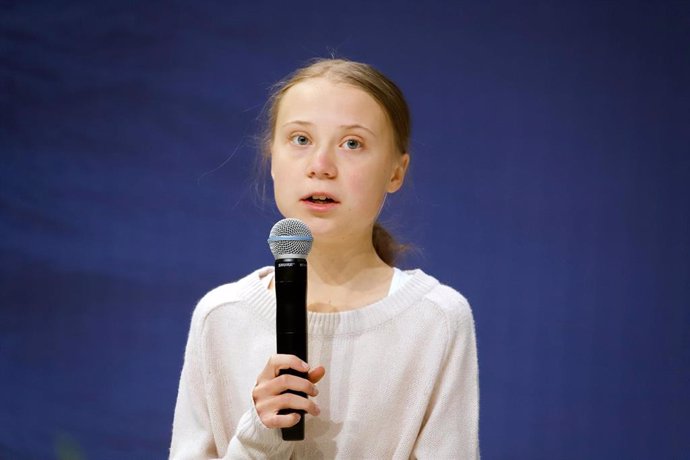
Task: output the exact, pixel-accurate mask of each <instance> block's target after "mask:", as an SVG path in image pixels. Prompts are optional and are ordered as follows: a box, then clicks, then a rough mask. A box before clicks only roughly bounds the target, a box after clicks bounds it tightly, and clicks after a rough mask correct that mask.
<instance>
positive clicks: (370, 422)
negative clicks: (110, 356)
mask: <svg viewBox="0 0 690 460" xmlns="http://www.w3.org/2000/svg"><path fill="white" fill-rule="evenodd" d="M271 270H272V267H265V268H263V269H260V270H257V271H255V272H253V273H251V274H250V275H249V276H247V277H245V278H243V279H241V280H239V281H237V282H235V283H232V284H226V285H224V286H220V287H218V288H216V289H214V290H213V291H211V292H209V293H208V294H207V295H206V296H205V297H204V298H203V299H201V301H200V302H199V304H198V306H197V307H196V309H195V311H194V314H193V316H192V324H191V329H190V332H189V339H188V342H187V349H186V352H185V360H184V367H183V369H182V376H181V378H180V387H179V393H178V397H177V406H176V408H175V420H174V423H173V435H172V446H171V450H170V456H171V458H174V459H195V460H196V459H208V458H225V459H230V458H325V459H330V458H343V459H345V458H347V459H364V458H372V459H388V458H396V459H398V458H399V459H403V458H434V459H438V458H453V459H474V458H478V457H479V436H478V423H479V390H478V375H477V372H478V371H477V350H476V343H475V335H474V322H473V318H472V312H471V310H470V307H469V305H468V303H467V301H466V299H465V298H464V297H463V296H462V295H460V294H459V293H458V292H456V291H454V290H453V289H451V288H449V287H447V286H444V285H442V284H440V283H439V282H438V281H436V280H435V279H434V278H432V277H430V276H428V275H426V274H425V273H423V272H422V271H421V270H413V271H409V272H407V273H408V274H410V275H411V276H410V278H409V279H408V280H407V281H406V282H405V284H404V285H403V286H402V287H401V288H400V289H399V290H397V291H396V292H394V293H393V294H391V295H389V296H388V297H386V298H384V299H382V300H380V301H378V302H376V303H374V304H371V305H368V306H365V307H362V308H359V309H356V310H352V311H346V312H341V313H313V312H309V314H308V324H309V326H308V327H309V360H308V361H309V363H310V364H311V365H312V367H314V366H316V365H323V366H324V367H325V368H326V376H325V377H324V378H323V380H322V381H321V382H320V383H319V384H318V388H319V395H318V396H317V397H316V398H315V399H316V402H317V403H318V404H319V406H320V408H321V414H320V415H319V416H318V417H311V416H309V415H307V416H306V428H305V430H306V436H305V440H304V441H298V442H288V441H282V440H281V436H280V430H278V429H268V428H266V427H265V426H264V425H263V424H262V423H261V421H260V420H259V418H258V415H257V413H256V411H255V409H254V406H253V403H252V398H251V391H252V388H253V387H254V385H255V383H256V378H257V377H258V375H259V373H260V372H261V370H262V369H263V367H264V366H265V364H266V361H267V359H268V357H269V356H270V355H271V354H273V353H275V349H276V343H275V295H274V294H273V292H271V291H269V290H267V289H266V287H265V285H264V284H262V282H261V279H260V278H261V277H262V276H264V275H266V274H267V273H270V271H271Z"/></svg>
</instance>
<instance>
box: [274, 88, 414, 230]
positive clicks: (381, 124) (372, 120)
mask: <svg viewBox="0 0 690 460" xmlns="http://www.w3.org/2000/svg"><path fill="white" fill-rule="evenodd" d="M408 162H409V156H408V155H407V154H404V155H401V154H400V153H398V152H396V151H395V148H394V138H393V131H392V128H391V126H390V122H389V121H388V118H387V117H386V115H385V113H384V112H383V109H382V108H381V107H380V106H379V104H378V103H377V102H376V101H375V100H374V99H373V98H372V97H371V96H369V94H367V93H366V92H364V91H363V90H361V89H359V88H357V87H355V86H351V85H348V84H343V83H334V82H332V81H330V80H328V79H326V78H313V79H309V80H306V81H303V82H300V83H298V84H296V85H295V86H293V87H292V88H290V89H289V90H288V91H287V92H286V93H285V94H284V95H283V98H282V100H281V102H280V106H279V108H278V113H277V117H276V125H275V130H274V133H273V142H272V144H271V176H272V177H273V188H274V193H275V200H276V204H277V206H278V209H279V210H280V212H281V213H282V214H283V216H285V217H294V218H297V219H301V220H302V221H304V222H305V223H306V224H307V225H308V226H309V228H310V229H311V231H312V233H313V234H314V236H315V238H316V239H317V240H322V241H325V240H329V241H332V242H337V241H342V242H344V241H346V240H351V239H352V238H368V239H369V240H371V231H372V228H373V225H374V222H375V221H376V218H377V216H378V214H379V211H380V209H381V206H382V205H383V200H384V198H385V196H386V193H391V192H395V191H396V190H398V189H399V188H400V186H401V185H402V183H403V179H404V177H405V171H406V170H407V165H408Z"/></svg>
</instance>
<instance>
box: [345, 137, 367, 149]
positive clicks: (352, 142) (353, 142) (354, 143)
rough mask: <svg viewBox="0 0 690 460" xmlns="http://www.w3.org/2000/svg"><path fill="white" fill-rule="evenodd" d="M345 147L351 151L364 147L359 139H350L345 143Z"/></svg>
mask: <svg viewBox="0 0 690 460" xmlns="http://www.w3.org/2000/svg"><path fill="white" fill-rule="evenodd" d="M343 145H344V146H345V148H347V149H349V150H355V149H358V148H360V147H362V143H361V142H359V141H358V140H357V139H348V140H346V141H345V143H344V144H343Z"/></svg>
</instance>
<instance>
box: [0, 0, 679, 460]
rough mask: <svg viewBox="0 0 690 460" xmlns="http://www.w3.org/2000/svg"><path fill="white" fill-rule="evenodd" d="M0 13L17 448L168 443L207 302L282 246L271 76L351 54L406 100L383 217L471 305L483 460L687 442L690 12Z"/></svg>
mask: <svg viewBox="0 0 690 460" xmlns="http://www.w3.org/2000/svg"><path fill="white" fill-rule="evenodd" d="M0 8H1V9H2V10H1V11H2V13H1V14H0V33H1V35H0V103H1V111H0V153H1V155H2V157H1V163H0V164H1V166H0V206H1V214H0V231H1V232H2V233H1V239H0V257H1V261H2V263H1V265H0V270H1V272H0V296H1V297H0V302H1V306H0V308H1V310H0V390H1V391H0V458H3V459H5V458H11V459H33V458H98V459H120V458H165V457H166V456H167V449H168V446H169V441H170V432H171V425H172V416H173V410H174V404H175V398H176V392H177V384H178V378H179V372H180V369H181V366H182V357H183V351H184V344H185V341H186V335H187V331H188V327H189V320H190V315H191V312H192V309H193V307H194V305H195V303H196V301H197V300H198V299H199V298H200V297H201V296H202V295H203V294H204V293H205V292H206V291H208V290H209V289H211V288H213V287H214V286H216V285H218V284H221V283H224V282H228V281H231V280H234V279H237V278H238V277H240V276H242V275H243V274H245V273H247V272H249V271H250V270H253V269H254V268H256V267H258V266H261V265H268V264H271V263H272V258H271V256H270V253H269V251H268V248H267V246H266V244H265V238H266V236H267V234H268V231H269V230H270V227H271V225H272V224H273V223H274V222H275V221H276V220H277V219H278V214H277V213H276V212H275V210H274V208H273V205H272V202H271V199H270V196H271V192H270V185H269V189H268V192H267V198H266V199H263V200H262V194H261V193H260V192H259V191H257V190H260V189H261V188H262V185H261V184H262V182H261V181H260V180H259V179H257V176H256V174H255V169H256V168H255V158H256V152H257V149H256V144H257V142H256V135H257V133H258V130H259V128H260V123H259V121H258V120H259V119H260V113H261V109H262V106H263V104H264V101H265V99H266V96H267V94H268V93H267V88H268V87H269V86H270V85H271V84H272V83H273V82H275V81H276V80H278V79H280V78H281V77H283V76H284V75H285V74H287V73H288V72H290V71H291V70H293V69H294V68H296V67H297V66H299V65H301V64H302V63H304V62H305V61H306V60H307V59H309V58H311V57H314V56H328V55H329V54H331V53H334V54H335V55H337V56H342V57H348V58H352V59H356V60H362V61H365V62H369V63H372V64H374V65H375V66H377V67H378V68H380V69H381V70H382V71H384V72H385V73H387V74H388V75H389V76H390V77H391V78H393V79H394V80H395V81H396V82H398V83H399V85H400V86H401V87H402V89H403V90H404V91H405V93H406V95H407V97H408V99H409V103H410V105H411V108H412V112H413V117H414V127H413V142H412V156H413V160H412V167H411V175H410V177H409V180H408V182H407V183H406V185H405V188H404V190H403V191H402V192H400V193H399V194H396V195H395V196H393V197H392V199H391V200H389V202H388V203H387V206H386V209H385V210H384V219H383V220H384V222H387V223H388V226H389V228H390V229H392V230H393V231H394V232H395V233H396V234H397V235H398V237H399V238H400V239H401V240H403V241H407V242H412V243H414V245H415V246H416V247H417V251H416V252H415V253H413V254H412V255H411V256H410V257H408V259H407V260H406V261H405V262H404V263H403V264H401V265H402V266H403V267H413V266H419V267H421V268H423V269H424V270H425V271H427V272H429V273H431V274H433V275H435V276H436V277H437V278H439V279H440V280H442V281H443V282H445V283H447V284H450V285H452V286H454V287H455V288H456V289H458V290H460V291H461V292H463V293H464V294H465V295H466V296H467V297H468V298H469V300H470V302H471V304H472V306H473V309H474V314H475V319H476V326H477V334H478V346H479V360H480V386H481V422H480V423H481V427H480V428H481V429H480V437H481V449H482V454H483V457H484V458H486V459H583V458H588V459H595V458H596V459H599V458H600V459H610V458H626V459H649V458H668V459H671V458H681V457H683V456H686V455H687V454H688V451H690V443H689V442H688V441H687V434H688V433H689V432H690V423H689V422H688V414H689V413H690V397H689V396H688V391H690V340H689V339H690V337H689V335H688V329H689V325H690V315H689V313H688V306H689V305H688V303H689V299H690V263H689V262H688V260H690V259H689V257H690V221H689V214H690V160H689V156H688V154H689V153H690V147H689V145H690V134H689V133H690V90H689V82H690V4H689V3H688V2H685V1H677V2H668V1H667V2H652V1H648V2H613V1H608V2H605V1H601V2H495V1H489V2H456V3H451V2H433V1H429V2H425V3H422V2H410V3H400V2H391V3H387V2H368V1H367V2H365V1H361V0H352V1H349V2H340V3H338V4H334V5H330V6H325V5H324V4H323V2H306V3H294V2H277V1H273V2H261V1H253V2H196V3H195V4H194V6H192V4H191V3H188V4H186V5H185V4H183V3H180V2H121V1H117V2H116V1H95V2H2V3H1V6H0ZM384 365H385V363H382V366H384ZM392 423H394V421H392Z"/></svg>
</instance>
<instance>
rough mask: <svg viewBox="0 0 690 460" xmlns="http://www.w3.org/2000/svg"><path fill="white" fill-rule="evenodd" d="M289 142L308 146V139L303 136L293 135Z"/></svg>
mask: <svg viewBox="0 0 690 460" xmlns="http://www.w3.org/2000/svg"><path fill="white" fill-rule="evenodd" d="M290 142H292V143H293V144H295V145H309V138H308V137H307V136H305V135H304V134H295V135H294V136H292V137H291V138H290Z"/></svg>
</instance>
